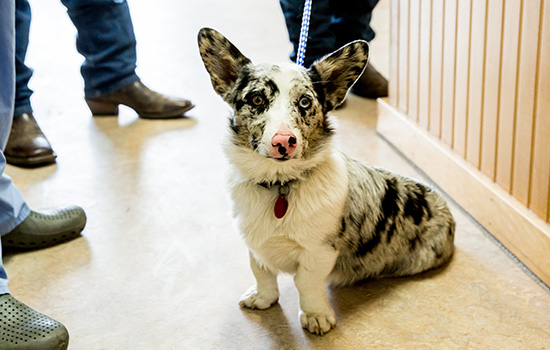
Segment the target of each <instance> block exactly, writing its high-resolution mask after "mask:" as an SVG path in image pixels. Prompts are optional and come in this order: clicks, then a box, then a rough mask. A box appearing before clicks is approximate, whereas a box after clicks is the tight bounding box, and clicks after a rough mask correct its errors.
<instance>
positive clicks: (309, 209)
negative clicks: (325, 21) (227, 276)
mask: <svg viewBox="0 0 550 350" xmlns="http://www.w3.org/2000/svg"><path fill="white" fill-rule="evenodd" d="M198 40H199V48H200V53H201V57H202V59H203V61H204V64H205V66H206V69H207V70H208V72H209V73H210V76H211V79H212V84H213V86H214V89H215V90H216V92H217V93H218V94H219V95H220V96H221V97H222V98H223V99H224V100H225V101H226V102H227V103H228V104H229V105H230V106H231V107H232V108H233V110H234V114H233V115H232V116H231V118H230V121H229V126H230V135H229V140H228V142H227V146H226V153H227V156H228V158H229V160H230V163H231V165H232V170H231V174H230V176H229V182H230V188H231V195H232V199H233V201H234V214H235V217H236V219H237V222H238V226H239V228H240V230H241V231H242V234H243V236H244V239H245V241H246V243H247V245H248V247H249V250H250V264H251V268H252V271H253V272H254V275H255V277H256V282H257V283H256V285H254V286H252V287H251V288H250V289H249V290H248V291H247V292H246V293H245V294H244V295H243V297H242V298H241V301H240V305H241V306H244V307H249V308H253V309H254V308H256V309H265V308H268V307H270V306H271V305H272V304H274V303H276V302H277V300H278V298H279V291H278V287H277V274H278V273H279V272H285V273H291V274H294V275H295V277H294V280H295V284H296V287H297V289H298V291H299V294H300V309H301V310H300V321H301V324H302V326H303V327H304V328H306V329H308V330H309V331H310V332H313V333H317V334H323V333H326V332H328V331H329V330H330V329H331V328H332V327H334V326H335V324H336V319H335V315H334V312H333V310H332V309H331V307H330V305H329V304H328V301H327V297H326V295H325V288H326V284H327V283H336V284H350V283H353V282H356V281H360V280H363V279H366V278H371V277H380V276H404V275H411V274H416V273H419V272H422V271H425V270H428V269H432V268H435V267H438V266H440V265H442V264H444V263H445V262H447V261H448V260H449V259H450V258H451V256H452V254H453V239H454V230H455V222H454V220H453V217H452V215H451V213H450V211H449V209H448V207H447V205H446V203H445V201H444V199H443V198H442V197H441V196H440V195H439V194H437V193H436V192H434V191H433V190H432V189H430V188H429V187H428V186H426V185H423V184H421V183H418V182H416V181H414V180H412V179H408V178H405V177H403V176H400V175H396V174H393V173H391V172H389V171H386V170H383V169H379V168H374V167H372V166H370V165H368V164H365V163H361V162H358V161H355V160H352V159H350V158H348V157H347V156H345V155H344V154H342V153H341V152H339V151H337V150H336V149H335V147H334V145H333V142H332V136H333V134H334V129H333V127H332V123H331V117H330V116H329V115H328V114H327V113H328V112H329V111H331V110H332V109H333V108H334V107H335V106H337V105H338V104H340V103H341V102H342V101H343V99H344V98H345V96H346V93H347V91H348V90H349V88H350V87H351V86H352V85H353V83H354V82H355V80H356V79H357V78H358V77H359V76H360V75H361V73H362V72H363V70H364V68H365V67H366V65H367V60H368V44H367V43H366V42H364V41H355V42H352V43H350V44H348V45H346V46H345V47H343V48H341V49H340V50H338V51H336V52H334V53H332V54H330V55H328V56H327V57H325V58H323V59H322V60H320V61H318V62H316V63H314V64H313V65H312V67H311V68H310V69H305V68H303V67H299V66H297V65H294V64H290V63H281V64H259V65H254V64H252V63H251V61H250V60H249V59H248V58H246V57H245V56H243V55H242V54H241V53H240V52H239V50H238V49H237V48H236V47H235V46H233V45H232V44H231V43H230V42H229V41H228V40H227V39H226V38H225V37H224V36H222V35H221V34H220V33H218V32H217V31H215V30H213V29H208V28H204V29H202V30H201V31H200V33H199V36H198ZM280 130H283V131H284V132H280ZM277 133H280V134H283V135H292V136H293V137H294V140H293V142H294V141H295V144H291V146H292V147H294V146H295V151H293V153H292V154H290V153H288V152H290V151H288V150H286V149H284V148H283V150H282V151H281V148H280V147H279V146H278V145H275V144H274V142H273V140H275V139H274V135H276V134H277ZM285 137H287V138H288V136H285ZM277 151H279V153H277ZM282 185H284V186H285V187H286V188H288V191H289V192H288V195H287V197H286V198H287V199H288V203H289V205H288V211H287V212H286V214H285V216H284V217H283V218H281V219H277V218H276V217H275V215H274V213H273V210H274V209H273V208H274V203H275V202H276V200H277V198H278V197H279V191H280V188H281V186H282Z"/></svg>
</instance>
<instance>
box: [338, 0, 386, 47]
mask: <svg viewBox="0 0 550 350" xmlns="http://www.w3.org/2000/svg"><path fill="white" fill-rule="evenodd" d="M378 1H379V0H331V3H332V5H331V7H332V8H333V9H334V18H333V21H332V23H333V25H332V30H333V31H334V34H335V35H336V46H337V47H336V49H337V48H340V47H342V46H344V45H346V44H347V43H349V42H352V41H354V40H358V39H361V40H365V41H371V40H372V39H374V35H375V34H374V30H373V29H372V28H371V26H370V21H371V18H372V10H373V9H374V7H375V6H376V4H377V3H378Z"/></svg>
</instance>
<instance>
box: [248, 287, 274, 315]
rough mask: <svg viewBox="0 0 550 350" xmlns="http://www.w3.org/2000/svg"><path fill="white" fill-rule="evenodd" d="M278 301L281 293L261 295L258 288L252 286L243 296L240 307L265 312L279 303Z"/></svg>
mask: <svg viewBox="0 0 550 350" xmlns="http://www.w3.org/2000/svg"><path fill="white" fill-rule="evenodd" d="M277 301H279V293H260V292H258V290H257V289H256V286H252V287H250V288H249V289H248V290H247V291H246V293H244V294H243V296H242V297H241V300H240V302H239V305H240V306H241V307H247V308H249V309H252V310H254V309H258V310H264V309H267V308H269V307H270V306H271V305H273V304H275V303H277Z"/></svg>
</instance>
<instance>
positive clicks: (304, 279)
mask: <svg viewBox="0 0 550 350" xmlns="http://www.w3.org/2000/svg"><path fill="white" fill-rule="evenodd" d="M337 256H338V253H337V252H336V251H334V250H332V251H326V252H322V253H321V254H316V256H315V257H308V258H307V259H303V261H301V262H300V267H299V268H298V271H297V272H296V276H294V283H295V284H296V288H298V292H299V293H300V323H301V324H302V327H304V328H305V329H307V330H308V331H310V332H311V333H316V334H320V335H323V334H324V333H327V332H328V331H330V330H331V329H332V328H334V326H336V315H335V314H334V311H333V310H332V308H331V307H330V305H329V303H328V300H327V295H326V287H327V276H328V275H329V274H330V272H331V271H332V269H333V267H334V263H335V261H336V258H337Z"/></svg>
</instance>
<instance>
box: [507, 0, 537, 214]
mask: <svg viewBox="0 0 550 350" xmlns="http://www.w3.org/2000/svg"><path fill="white" fill-rule="evenodd" d="M541 6H542V1H541V0H524V1H523V9H522V14H523V16H522V21H521V23H522V25H521V37H520V48H519V64H518V65H519V67H518V84H517V94H518V97H517V106H516V109H517V112H516V115H517V118H516V122H515V140H516V142H515V145H514V146H515V147H514V169H513V176H512V180H513V183H512V195H513V196H514V197H516V198H517V199H518V200H519V201H520V202H521V203H523V204H525V205H529V188H530V184H531V159H532V157H531V153H532V145H533V116H534V115H535V105H534V104H535V89H536V86H535V84H536V75H537V59H538V48H539V40H540V39H539V34H540V33H539V26H540V23H539V22H540V17H541V15H540V14H541V12H540V11H541Z"/></svg>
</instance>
